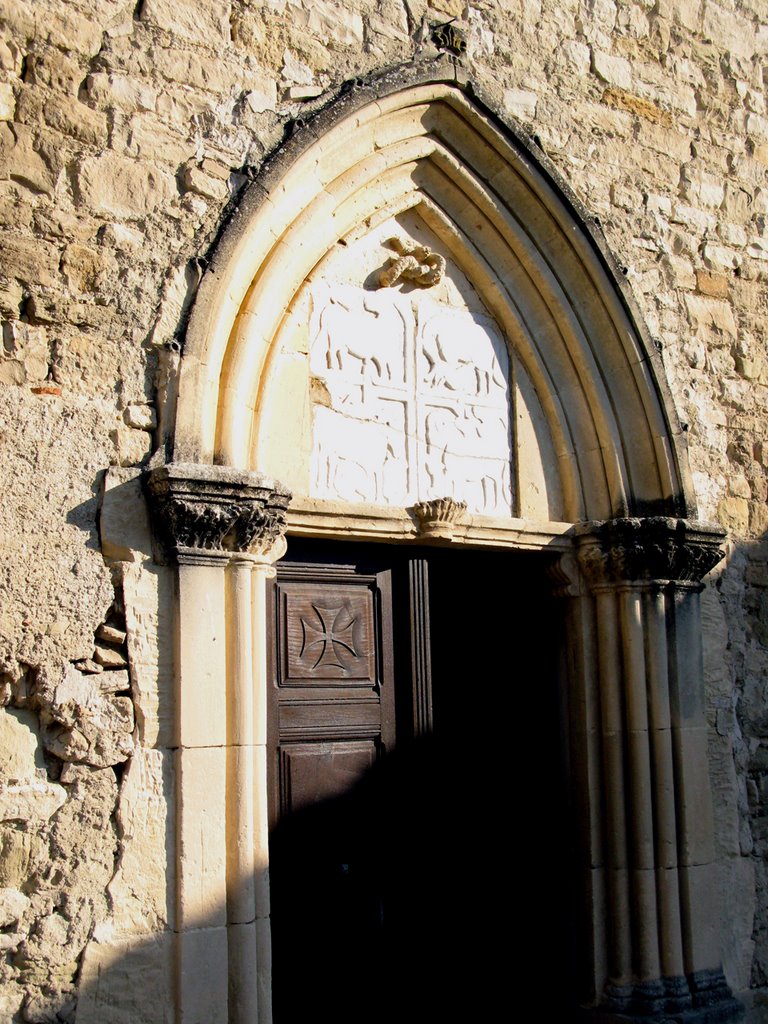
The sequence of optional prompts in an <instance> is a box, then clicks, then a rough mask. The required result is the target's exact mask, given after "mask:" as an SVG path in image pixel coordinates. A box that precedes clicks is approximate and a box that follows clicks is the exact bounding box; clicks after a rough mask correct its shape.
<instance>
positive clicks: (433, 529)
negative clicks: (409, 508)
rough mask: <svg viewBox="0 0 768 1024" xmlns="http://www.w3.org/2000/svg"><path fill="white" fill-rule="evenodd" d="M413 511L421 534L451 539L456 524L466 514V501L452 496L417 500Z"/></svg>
mask: <svg viewBox="0 0 768 1024" xmlns="http://www.w3.org/2000/svg"><path fill="white" fill-rule="evenodd" d="M413 511H414V513H415V514H416V518H417V520H418V526H419V533H420V534H421V535H422V536H424V537H441V538H442V539H443V540H452V539H453V534H454V531H455V528H456V526H457V525H458V523H459V522H460V521H461V520H462V519H463V518H464V515H465V514H466V511H467V503H466V501H455V500H454V499H453V498H435V499H434V500H433V501H420V502H418V503H417V504H416V505H414V506H413Z"/></svg>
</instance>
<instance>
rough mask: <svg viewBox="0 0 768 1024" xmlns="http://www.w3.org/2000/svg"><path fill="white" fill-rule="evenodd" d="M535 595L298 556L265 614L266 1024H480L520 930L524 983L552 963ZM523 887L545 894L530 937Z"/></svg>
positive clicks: (493, 1002) (544, 670) (482, 567)
mask: <svg viewBox="0 0 768 1024" xmlns="http://www.w3.org/2000/svg"><path fill="white" fill-rule="evenodd" d="M541 576H542V573H541V572H540V570H539V567H538V566H537V565H533V564H532V563H531V562H530V560H527V559H526V557H525V556H524V555H523V556H520V555H518V554H516V553H509V554H506V553H493V552H490V553H488V552H484V553H473V552H454V551H441V550H420V549H416V548H404V549H403V548H390V547H384V546H377V547H374V546H370V547H363V546H357V545H344V544H337V545H335V546H334V545H324V546H322V547H313V545H311V544H309V543H307V542H296V541H291V543H290V545H289V558H288V560H286V561H284V562H283V563H281V564H280V565H279V567H278V575H277V580H276V582H275V587H274V601H273V605H272V608H273V612H272V615H273V623H272V629H273V636H274V648H273V654H272V672H271V675H272V699H271V708H272V719H271V722H270V737H271V748H270V749H271V754H270V794H271V823H272V835H271V867H270V873H271V890H272V920H273V950H274V971H273V980H274V998H275V1021H276V1024H294V1022H300V1021H303V1020H313V1021H324V1020H329V1021H330V1020H333V1021H335V1022H337V1024H345V1022H352V1021H356V1022H357V1021H360V1020H365V1021H366V1024H377V1022H379V1021H381V1022H382V1024H383V1022H384V1021H391V1020H396V1019H399V1017H400V1016H401V1015H402V1013H403V1012H405V1013H406V1015H407V1016H412V1015H414V1014H415V1015H419V1016H423V1017H424V1018H425V1019H438V1017H439V1018H440V1019H444V1020H448V1021H452V1020H457V1021H458V1020H465V1019H474V1017H475V1016H476V1015H477V1014H478V1013H482V1010H483V1007H484V1006H487V1008H488V1012H491V1011H492V1010H493V1009H494V1007H495V1006H497V1005H498V1001H499V1000H500V999H503V1000H505V999H506V997H507V991H508V986H509V977H508V972H509V943H510V941H511V939H510V936H511V932H510V930H509V929H510V928H511V927H512V926H513V923H514V927H515V930H517V929H518V928H522V929H524V930H525V933H526V949H527V950H528V952H529V953H530V956H531V962H530V963H529V964H527V965H521V966H523V967H524V970H525V971H526V974H527V976H529V977H534V978H535V977H537V974H538V972H539V971H540V970H541V968H542V965H543V964H545V963H551V957H552V952H553V950H554V949H556V947H557V943H558V941H561V938H558V936H562V934H563V931H564V930H563V928H562V920H563V915H562V912H561V911H562V891H561V881H562V879H563V878H564V877H565V872H564V871H562V870H560V871H558V869H557V867H556V864H555V862H559V861H560V860H561V859H562V856H563V854H562V845H561V844H560V841H559V829H560V824H561V822H562V817H561V816H560V817H558V815H559V814H560V812H559V811H558V807H559V806H560V804H559V801H560V799H561V794H560V792H559V791H558V789H557V785H558V770H557V766H558V759H559V756H560V751H561V749H562V744H561V737H560V735H559V733H558V731H557V709H556V706H555V703H556V699H557V689H556V685H555V672H554V657H553V655H554V654H555V652H556V650H557V637H556V623H555V619H554V617H553V616H552V615H551V611H552V609H551V607H550V606H549V605H548V604H547V602H546V600H545V599H544V596H543V594H544V590H543V588H542V586H541V585H540V583H541V580H540V578H541ZM537 580H538V581H539V582H538V583H537V582H536V581H537ZM395 741H397V742H395ZM531 742H533V744H534V749H533V750H531V749H530V745H531ZM395 746H396V747H397V749H396V750H395ZM385 755H386V757H385ZM553 823H554V824H553ZM524 836H525V837H526V838H525V839H524V838H523V837H524ZM531 836H535V843H536V847H537V848H536V849H535V850H531V851H530V855H529V853H525V852H524V847H525V844H526V842H528V841H529V838H530V837H531ZM521 869H522V870H521ZM521 883H522V884H523V888H524V889H525V891H526V892H531V891H535V889H536V886H537V885H539V887H540V888H541V890H542V891H541V893H540V895H539V896H538V897H537V904H536V912H535V913H534V914H532V915H531V916H526V915H527V913H528V911H527V910H526V908H525V905H524V903H523V902H521V900H520V899H519V888H520V885H521ZM500 921H503V923H504V929H505V932H504V936H505V937H503V938H502V941H501V942H499V938H498V933H499V928H498V926H499V922H500ZM553 927H554V935H555V937H554V938H553ZM539 947H541V949H542V958H541V961H540V962H539V960H538V958H537V954H536V953H535V950H536V949H538V948H539ZM545 949H546V953H544V950H545ZM540 980H541V981H542V983H543V982H544V979H543V978H541V979H540Z"/></svg>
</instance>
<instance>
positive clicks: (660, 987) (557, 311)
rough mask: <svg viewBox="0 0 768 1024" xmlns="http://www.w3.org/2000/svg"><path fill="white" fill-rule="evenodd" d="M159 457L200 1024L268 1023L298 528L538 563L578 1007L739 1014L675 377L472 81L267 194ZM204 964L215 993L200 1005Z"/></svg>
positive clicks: (274, 175)
mask: <svg viewBox="0 0 768 1024" xmlns="http://www.w3.org/2000/svg"><path fill="white" fill-rule="evenodd" d="M393 238H394V239H396V241H394V242H393V241H391V239H393ZM425 247H426V248H425ZM435 254H436V255H435ZM382 275H383V276H382ZM393 338H395V339H397V344H393V342H392V339H393ZM398 360H399V362H398ZM499 395H503V396H504V401H503V402H499V400H498V397H499ZM176 396H178V397H176ZM174 403H175V407H174ZM504 417H507V418H506V419H504ZM500 422H501V423H502V425H501V426H500V425H499V424H500ZM161 429H162V430H163V432H164V435H165V452H166V462H165V463H164V464H162V465H158V464H155V465H154V466H153V468H151V469H150V470H149V471H148V473H147V479H146V482H147V487H148V493H149V495H150V499H151V501H152V502H153V504H154V508H155V517H156V523H157V526H158V534H159V536H160V537H161V538H162V541H163V545H164V549H165V552H166V556H167V557H168V558H169V559H171V560H174V561H175V562H176V564H177V576H178V619H177V627H176V628H177V636H178V643H177V661H176V678H177V690H176V700H177V708H176V721H177V740H178V746H179V748H180V754H179V758H180V773H179V782H178V787H177V808H178V835H177V865H178V868H177V871H178V877H177V898H176V908H177V930H178V955H177V972H178V983H177V992H178V999H179V1006H178V1019H179V1020H187V1019H192V1017H191V1016H189V1014H190V1013H191V1012H192V1010H191V1008H192V1007H193V1006H194V1012H195V1013H196V1014H197V1015H198V1016H200V1015H202V1014H204V1015H205V1016H206V1019H208V1020H211V1021H221V1022H224V1021H230V1022H234V1021H242V1022H245V1021H249V1022H251V1021H254V1020H259V1021H260V1022H262V1024H266V1022H268V1021H269V1020H270V1019H271V1008H270V939H269V885H268V864H267V860H268V857H267V811H266V804H267V799H266V786H267V782H266V779H267V770H266V756H267V754H266V749H267V747H266V744H267V735H266V718H267V715H266V699H267V697H266V693H267V666H266V592H267V590H266V588H267V578H268V576H269V575H270V573H272V572H273V571H274V570H273V568H272V566H273V563H274V561H275V560H276V559H278V558H279V557H280V556H281V554H282V553H283V552H284V550H285V541H284V538H283V534H284V532H285V531H286V528H287V533H288V535H289V537H290V535H308V536H313V537H316V538H323V537H328V538H332V537H336V538H338V537H348V538H353V539H357V540H375V541H377V542H401V543H408V542H413V541H416V542H424V541H425V540H426V541H428V542H429V541H435V540H437V541H438V542H440V543H444V544H448V543H452V544H454V545H466V546H470V547H477V548H483V547H485V548H488V547H490V548H494V547H496V548H509V549H524V550H527V551H529V552H530V551H533V552H540V553H541V554H540V558H541V565H542V570H541V571H542V572H544V571H545V570H546V571H547V572H549V574H550V576H551V579H552V586H553V588H554V589H555V590H556V591H557V593H559V594H560V595H561V596H562V599H563V601H564V602H566V605H567V611H566V619H567V623H568V638H567V643H566V650H565V651H564V666H565V667H564V680H563V686H564V692H565V704H566V706H567V732H568V758H569V764H568V768H569V777H570V780H571V794H570V797H571V803H572V808H573V812H572V813H573V822H574V826H573V827H574V830H575V833H576V843H575V846H576V849H577V861H578V863H577V865H576V868H577V872H578V877H579V883H578V885H579V892H580V897H581V906H580V909H579V912H578V921H577V922H576V927H577V929H578V935H579V942H578V945H579V949H580V950H581V961H580V963H579V965H578V983H577V987H578V991H574V993H573V1001H574V1006H576V1005H577V1004H578V1005H581V1006H582V1007H586V1008H588V1009H590V1010H592V1011H594V1012H595V1013H596V1014H598V1015H599V1016H600V1019H601V1020H608V1019H611V1020H617V1019H622V1017H623V1015H629V1016H631V1017H633V1018H637V1019H643V1020H661V1019H665V1020H667V1019H670V1017H671V1018H673V1019H680V1020H682V1019H685V1020H707V1021H709V1020H716V1019H717V1020H725V1019H727V1018H729V1017H730V1016H731V1015H734V1014H737V1012H738V1004H736V1003H735V1001H734V1000H733V999H732V998H731V996H730V993H729V991H728V988H727V986H726V984H725V981H724V979H723V976H722V972H721V970H720V951H719V941H718V934H717V919H716V912H715V907H714V902H713V893H714V886H713V885H712V884H711V872H712V861H713V850H712V839H711V832H712V827H711V809H710V804H709V788H708V782H707V760H706V730H705V724H704V719H703V714H702V679H701V667H700V626H699V618H698V604H697V601H698V597H697V595H698V590H699V586H700V581H701V579H702V577H703V576H704V575H705V574H706V573H707V572H708V571H709V570H710V569H712V568H713V567H714V566H715V565H716V564H717V562H718V561H719V559H720V557H721V554H720V543H721V541H722V534H721V533H720V532H719V531H718V530H716V529H713V528H711V527H705V526H702V525H700V524H696V523H695V522H694V521H693V519H692V518H691V517H695V504H694V499H693V493H692V490H691V485H690V481H689V476H688V470H687V463H686V455H685V446H684V443H683V440H682V435H681V432H680V428H679V425H678V423H677V420H676V417H675V414H674V410H673V407H672V403H671V400H670V397H669V395H668V392H667V389H666V386H665V384H664V376H663V371H662V369H661V366H660V364H659V362H658V360H657V358H656V357H655V354H654V352H653V349H652V346H651V345H649V343H648V341H647V339H646V338H645V335H644V334H643V331H642V328H641V326H640V324H639V319H638V317H637V316H636V314H635V311H634V307H633V304H632V301H631V298H630V296H629V294H628V291H627V289H626V288H625V286H624V284H623V282H622V280H621V277H620V275H618V274H617V273H616V270H615V268H614V265H613V263H612V261H611V259H610V257H609V255H608V253H607V250H606V248H605V245H604V243H603V242H602V240H601V238H600V237H599V235H597V234H596V233H595V232H594V231H591V230H590V229H589V228H588V227H587V218H586V215H585V213H584V211H582V210H581V209H580V208H579V207H578V204H577V203H576V202H575V200H574V199H573V197H572V196H570V195H569V193H568V191H567V189H566V188H565V187H564V186H563V185H562V184H561V183H559V182H558V179H557V176H556V175H555V174H554V172H553V171H552V170H551V168H549V167H548V165H547V163H546V160H545V159H544V158H543V157H542V155H541V154H538V153H537V152H536V151H535V147H534V146H533V145H531V144H530V143H528V142H525V141H523V140H521V139H520V138H519V137H517V136H516V135H515V134H514V132H512V131H511V130H510V129H509V128H508V127H506V126H505V125H503V124H502V123H501V122H500V121H499V119H498V118H496V117H495V116H494V115H493V114H492V113H491V112H490V111H489V109H488V108H487V107H486V106H484V105H483V103H482V102H480V101H478V100H477V99H476V98H475V92H474V91H473V89H472V88H471V87H470V86H469V84H468V83H466V82H462V81H460V80H459V79H458V76H457V72H456V69H455V68H454V67H453V66H452V65H450V64H448V65H439V66H438V70H437V73H436V72H435V68H434V67H429V68H427V70H426V71H424V70H422V71H420V72H417V73H410V74H409V75H403V74H398V75H393V76H391V77H389V78H383V79H380V80H378V81H376V82H374V83H372V84H369V85H361V86H359V87H355V88H353V89H352V90H350V91H349V92H348V93H346V94H345V95H343V96H342V97H341V98H340V99H339V100H338V101H337V102H336V103H334V104H333V105H332V106H331V107H330V108H328V109H327V110H326V111H325V112H324V113H322V114H320V115H319V116H318V117H316V118H315V119H314V120H313V121H311V122H310V123H309V124H307V125H306V126H304V127H302V128H301V129H300V130H297V131H296V133H295V134H294V136H293V137H292V138H291V140H290V141H289V142H287V143H286V144H285V145H284V146H283V147H282V148H281V149H280V150H279V151H278V153H277V154H276V156H275V157H274V158H273V159H272V160H271V161H269V162H268V163H267V165H266V166H265V168H264V170H263V171H262V173H261V174H260V176H259V178H258V179H257V180H256V181H255V182H254V183H253V184H252V186H251V187H250V189H249V190H248V192H247V193H246V195H245V197H244V199H243V202H242V204H241V205H240V207H239V208H238V209H237V211H236V212H235V214H234V215H233V217H232V220H231V222H230V224H229V225H228V227H227V229H226V231H225V232H224V234H223V236H222V238H221V241H220V243H219V244H218V246H217V248H216V251H215V253H214V255H213V258H212V261H211V263H210V266H209V268H208V270H207V272H206V274H205V276H204V278H203V281H202V283H201V287H200V290H199V293H198V297H197V300H196V303H195V307H194V309H193V312H192V316H191V319H190V322H189V326H188V329H187V333H186V340H185V346H184V351H183V356H182V359H181V362H180V368H179V373H178V381H177V389H176V388H174V387H170V388H169V390H168V400H167V402H166V409H165V411H164V416H163V422H162V424H161ZM473 431H474V433H473ZM276 480H281V481H283V483H282V484H278V483H276V482H275V481H276ZM285 485H287V487H286V486H285ZM289 488H290V490H292V491H293V501H292V503H291V504H290V506H289V494H288V489H289ZM443 498H445V499H446V500H445V501H441V499H443ZM465 504H466V508H465ZM289 543H290V540H289ZM203 950H204V951H205V953H204V955H205V957H207V958H208V959H209V960H210V959H211V958H213V960H214V961H215V962H217V963H219V964H220V965H221V971H220V972H219V973H218V975H217V980H216V981H215V982H214V983H213V984H207V985H206V987H205V992H204V993H203V994H201V986H200V985H199V984H198V974H197V970H196V965H197V964H198V963H199V962H200V957H201V955H202V951H203ZM254 964H256V970H255V971H254V966H253V965H254ZM208 977H209V978H210V975H208ZM201 999H202V1000H203V1002H202V1004H201V1002H200V1000H201Z"/></svg>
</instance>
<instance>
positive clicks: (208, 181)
mask: <svg viewBox="0 0 768 1024" xmlns="http://www.w3.org/2000/svg"><path fill="white" fill-rule="evenodd" d="M179 180H180V182H181V186H182V188H183V189H184V191H185V192H195V193H197V195H200V196H205V197H206V198H207V199H216V200H219V201H221V200H222V199H226V197H227V196H228V195H229V189H228V187H227V184H226V182H224V181H222V180H221V179H220V178H219V177H213V176H212V175H210V174H206V173H205V171H203V170H202V169H201V168H200V167H197V166H196V165H195V164H188V165H187V166H186V167H184V168H183V170H182V171H181V174H180V175H179Z"/></svg>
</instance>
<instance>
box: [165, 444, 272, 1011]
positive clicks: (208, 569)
mask: <svg viewBox="0 0 768 1024" xmlns="http://www.w3.org/2000/svg"><path fill="white" fill-rule="evenodd" d="M145 485H146V488H147V492H148V497H149V499H150V504H151V507H152V509H153V512H154V517H153V518H154V522H155V525H156V531H157V537H158V541H159V544H160V550H159V551H158V557H159V558H162V559H164V560H168V561H173V562H174V563H175V565H176V571H177V602H176V621H175V625H174V640H175V669H176V690H175V701H176V707H175V730H176V746H177V748H178V751H177V771H176V780H177V781H176V815H177V830H176V905H175V920H174V927H175V930H176V933H177V939H178V941H177V955H176V982H175V988H176V1000H177V1002H176V1015H175V1019H176V1021H177V1022H178V1024H192V1022H197V1021H202V1020H205V1021H206V1022H207V1024H246V1022H247V1024H255V1022H258V1024H269V1021H270V1019H271V1012H270V1006H269V984H268V978H269V941H268V939H269V931H268V910H269V908H268V902H267V903H266V904H265V896H264V894H265V893H268V878H267V857H266V827H267V822H266V754H265V750H266V747H265V744H266V703H265V702H266V661H265V640H266V630H265V624H264V615H263V608H264V601H265V597H264V572H265V570H264V568H263V567H264V565H265V564H267V563H268V561H269V555H270V554H272V555H275V554H277V555H279V554H280V553H282V551H283V550H284V542H283V540H282V534H283V532H284V529H285V511H286V508H287V506H288V501H289V499H290V495H289V494H288V492H287V491H286V490H285V489H284V488H282V487H281V486H280V485H279V484H277V483H276V482H275V481H273V480H269V479H268V478H266V477H264V476H262V475H261V474H259V473H249V472H242V471H237V470H232V469H229V468H227V467H221V466H199V465H186V464H171V465H167V466H159V467H155V468H153V469H151V470H149V472H148V473H147V475H146V478H145ZM254 569H255V571H254ZM252 577H255V579H253V578H252ZM265 922H266V923H265Z"/></svg>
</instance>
